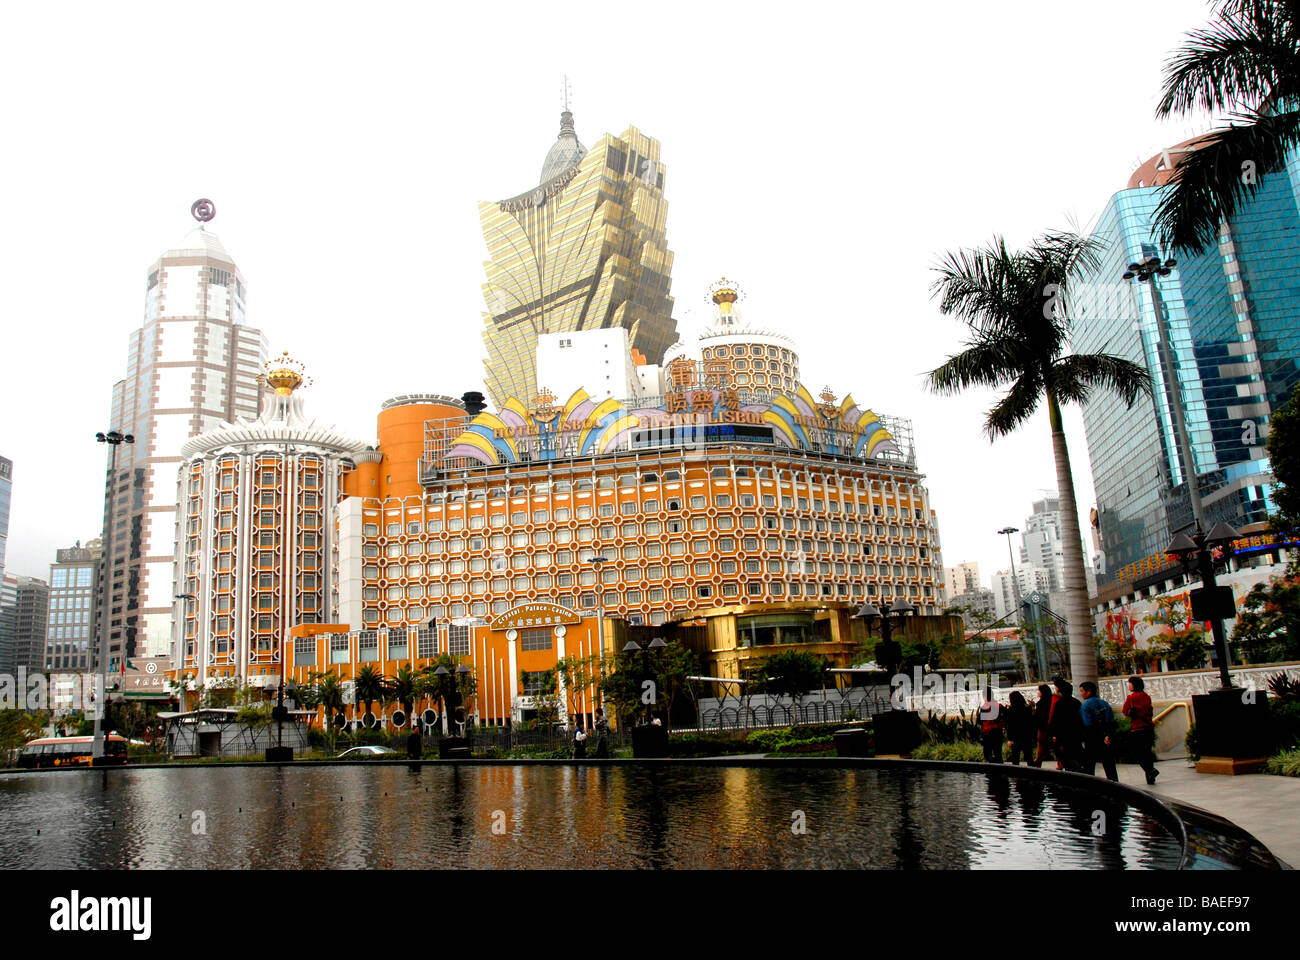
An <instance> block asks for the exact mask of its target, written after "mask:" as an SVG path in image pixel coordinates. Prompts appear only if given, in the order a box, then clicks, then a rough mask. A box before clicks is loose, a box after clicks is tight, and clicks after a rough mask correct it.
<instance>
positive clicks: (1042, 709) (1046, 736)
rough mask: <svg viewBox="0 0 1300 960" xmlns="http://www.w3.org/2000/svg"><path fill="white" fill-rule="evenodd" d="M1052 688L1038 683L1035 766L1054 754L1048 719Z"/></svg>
mask: <svg viewBox="0 0 1300 960" xmlns="http://www.w3.org/2000/svg"><path fill="white" fill-rule="evenodd" d="M1053 699H1055V698H1054V697H1053V696H1052V688H1051V687H1049V686H1048V685H1047V684H1045V683H1040V684H1039V685H1038V702H1037V703H1035V704H1034V726H1035V728H1036V730H1037V732H1038V752H1037V753H1036V754H1035V755H1034V766H1036V767H1041V766H1042V765H1043V761H1044V760H1048V759H1051V756H1052V735H1051V734H1050V733H1049V732H1048V730H1047V721H1048V720H1049V719H1050V718H1051V716H1052V700H1053Z"/></svg>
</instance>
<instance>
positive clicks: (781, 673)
mask: <svg viewBox="0 0 1300 960" xmlns="http://www.w3.org/2000/svg"><path fill="white" fill-rule="evenodd" d="M763 667H764V668H765V672H766V674H767V677H766V683H765V684H764V690H763V692H764V693H769V694H771V695H773V696H776V697H782V696H785V697H789V698H790V700H791V701H792V702H793V703H794V709H795V714H796V717H797V715H798V711H799V707H800V703H801V701H802V700H803V698H804V696H805V695H807V693H808V692H809V691H810V690H820V689H822V687H823V686H825V683H826V661H825V660H824V659H822V658H821V657H817V656H814V655H813V654H811V653H801V652H800V651H798V650H788V651H786V652H785V653H778V654H777V655H776V656H774V657H768V658H767V659H766V660H764V661H763Z"/></svg>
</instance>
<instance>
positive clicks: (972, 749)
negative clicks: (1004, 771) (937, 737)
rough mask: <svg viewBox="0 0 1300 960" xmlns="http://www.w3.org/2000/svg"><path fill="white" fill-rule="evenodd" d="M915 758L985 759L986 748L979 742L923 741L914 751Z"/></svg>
mask: <svg viewBox="0 0 1300 960" xmlns="http://www.w3.org/2000/svg"><path fill="white" fill-rule="evenodd" d="M912 759H914V760H956V761H963V762H968V763H969V762H975V763H978V762H979V761H981V760H983V759H984V748H983V747H981V746H980V745H979V744H978V743H970V742H967V741H962V742H959V743H923V744H921V746H919V747H917V748H916V749H915V750H913V751H912Z"/></svg>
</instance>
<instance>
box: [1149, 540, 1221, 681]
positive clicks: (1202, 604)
mask: <svg viewBox="0 0 1300 960" xmlns="http://www.w3.org/2000/svg"><path fill="white" fill-rule="evenodd" d="M1239 536H1240V534H1239V533H1238V532H1237V531H1236V530H1234V529H1233V528H1232V527H1230V526H1229V525H1228V524H1226V523H1216V524H1215V525H1214V528H1213V529H1212V530H1211V531H1210V532H1209V533H1208V534H1204V533H1202V532H1201V528H1200V525H1199V524H1198V525H1197V527H1196V531H1195V532H1194V533H1193V534H1192V536H1190V537H1189V536H1188V535H1187V534H1185V533H1180V534H1179V535H1178V536H1176V537H1174V542H1173V543H1171V544H1169V546H1168V547H1166V548H1165V553H1167V554H1169V555H1170V556H1171V557H1173V558H1174V559H1176V560H1177V561H1178V562H1179V563H1181V564H1182V565H1183V570H1184V571H1186V572H1187V573H1188V574H1189V575H1190V574H1191V573H1192V572H1193V571H1195V572H1196V573H1198V574H1199V575H1200V577H1201V588H1200V589H1199V590H1193V591H1192V617H1193V619H1196V620H1199V621H1201V622H1202V623H1204V622H1205V621H1206V620H1209V621H1210V629H1211V630H1212V631H1213V633H1214V650H1215V653H1216V654H1217V655H1218V658H1219V684H1220V689H1223V690H1231V689H1232V678H1231V677H1230V676H1229V675H1228V666H1229V664H1230V663H1231V660H1230V658H1229V653H1228V637H1227V633H1226V631H1225V630H1224V629H1223V621H1224V619H1225V618H1227V617H1234V616H1236V612H1237V611H1236V606H1235V605H1234V603H1233V600H1232V588H1231V587H1220V586H1219V585H1218V583H1217V582H1216V581H1215V577H1214V554H1213V553H1212V551H1213V549H1214V548H1215V547H1219V548H1220V549H1221V550H1222V554H1223V557H1224V559H1225V560H1226V559H1227V558H1228V557H1229V556H1230V555H1231V551H1232V541H1233V540H1236V539H1237V537H1239Z"/></svg>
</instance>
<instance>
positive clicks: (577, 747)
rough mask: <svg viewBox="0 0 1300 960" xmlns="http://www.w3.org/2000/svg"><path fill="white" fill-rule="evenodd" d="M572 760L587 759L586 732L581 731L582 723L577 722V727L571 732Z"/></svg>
mask: <svg viewBox="0 0 1300 960" xmlns="http://www.w3.org/2000/svg"><path fill="white" fill-rule="evenodd" d="M573 759H574V760H585V759H587V731H586V730H584V729H582V721H581V720H579V721H578V727H577V729H576V730H574V731H573Z"/></svg>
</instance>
